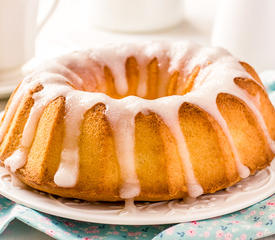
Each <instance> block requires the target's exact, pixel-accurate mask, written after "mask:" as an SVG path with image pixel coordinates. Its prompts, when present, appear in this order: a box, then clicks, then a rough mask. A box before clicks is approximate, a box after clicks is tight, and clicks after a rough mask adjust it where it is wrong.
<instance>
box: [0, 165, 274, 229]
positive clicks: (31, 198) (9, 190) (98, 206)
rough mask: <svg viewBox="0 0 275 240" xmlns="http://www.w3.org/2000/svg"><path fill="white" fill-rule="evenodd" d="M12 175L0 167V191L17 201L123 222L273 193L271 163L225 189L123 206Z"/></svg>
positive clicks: (202, 210) (191, 216)
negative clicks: (41, 187) (57, 192)
mask: <svg viewBox="0 0 275 240" xmlns="http://www.w3.org/2000/svg"><path fill="white" fill-rule="evenodd" d="M273 163H274V162H273ZM13 179H14V177H13V176H11V174H10V173H9V172H8V171H7V170H6V169H4V168H0V194H2V195H3V196H5V197H7V198H9V199H10V200H13V201H15V202H17V203H19V204H23V205H25V206H27V207H30V208H33V209H36V210H39V211H41V212H45V213H48V214H51V215H56V216H60V217H65V218H70V219H74V220H79V221H85V222H95V223H107V224H123V225H152V224H168V223H178V222H187V221H193V220H201V219H206V218H211V217H217V216H220V215H224V214H227V213H231V212H234V211H237V210H240V209H243V208H245V207H248V206H251V205H253V204H255V203H257V202H259V201H261V200H263V199H265V198H267V197H268V196H270V195H272V194H274V193H275V184H274V183H275V170H274V168H273V169H272V168H271V167H269V168H267V169H265V170H262V171H260V172H258V173H257V174H256V175H255V176H251V177H249V178H247V179H244V180H243V181H242V182H240V183H238V184H236V185H234V186H232V187H230V188H227V189H226V190H223V191H219V192H217V193H215V194H207V195H203V196H201V197H199V198H198V199H196V200H193V201H189V202H185V203H184V202H182V201H179V200H173V201H163V202H156V203H148V202H143V203H136V208H134V207H133V206H130V207H128V208H124V204H123V203H102V202H97V203H88V202H85V201H80V200H72V199H65V198H60V197H56V196H53V195H50V194H47V193H42V192H39V191H36V190H34V189H31V188H29V187H26V186H20V187H18V185H17V184H14V182H15V180H16V179H15V180H14V181H13ZM17 181H18V180H17ZM21 185H22V184H21Z"/></svg>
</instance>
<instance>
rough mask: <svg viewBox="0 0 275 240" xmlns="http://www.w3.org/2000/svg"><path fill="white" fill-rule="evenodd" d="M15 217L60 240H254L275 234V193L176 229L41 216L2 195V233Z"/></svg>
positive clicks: (274, 95)
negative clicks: (258, 200) (234, 210)
mask: <svg viewBox="0 0 275 240" xmlns="http://www.w3.org/2000/svg"><path fill="white" fill-rule="evenodd" d="M268 76H270V74H268ZM263 77H264V75H263ZM273 79H274V81H270V77H268V81H265V79H263V82H264V83H265V85H266V88H267V90H268V91H269V93H270V97H271V99H272V101H273V104H275V72H274V77H273ZM272 91H273V92H272ZM15 218H17V219H19V220H20V221H22V222H24V223H26V224H28V225H30V226H32V227H34V228H36V229H38V230H40V231H42V232H44V233H46V234H48V235H49V236H52V237H53V238H56V239H60V240H63V239H64V240H72V239H82V240H89V239H103V240H104V239H111V240H121V239H136V240H139V239H144V240H147V239H154V240H161V239H165V240H166V239H167V240H170V239H171V240H176V239H204V238H206V239H207V238H208V239H226V240H230V239H239V240H250V239H251V240H252V239H257V238H262V237H266V236H270V235H273V234H275V194H273V195H272V196H271V197H269V198H267V199H265V200H264V201H262V202H260V203H257V204H255V205H254V206H251V207H249V208H247V209H244V210H241V211H238V212H235V213H232V214H228V215H224V216H221V217H218V218H212V219H208V220H202V221H193V222H189V223H181V224H176V225H174V226H172V225H158V226H122V225H107V224H95V223H85V222H78V221H73V220H68V219H64V218H60V217H54V216H51V215H47V214H44V213H40V212H38V211H35V210H32V209H30V208H27V207H24V206H21V205H18V204H15V203H14V202H12V201H10V200H8V199H6V198H4V197H1V196H0V234H1V233H3V232H4V230H5V228H6V227H7V226H8V224H9V223H10V222H11V221H13V220H14V219H15ZM0 237H1V236H0Z"/></svg>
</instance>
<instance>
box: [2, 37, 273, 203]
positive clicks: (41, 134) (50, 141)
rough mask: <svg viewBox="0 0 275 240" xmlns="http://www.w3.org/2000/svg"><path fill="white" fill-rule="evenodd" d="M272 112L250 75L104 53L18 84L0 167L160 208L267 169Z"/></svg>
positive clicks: (116, 47) (36, 182)
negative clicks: (159, 204)
mask: <svg viewBox="0 0 275 240" xmlns="http://www.w3.org/2000/svg"><path fill="white" fill-rule="evenodd" d="M274 139H275V110H274V107H273V106H272V104H271V102H270V100H269V98H268V96H267V93H266V92H265V90H264V87H263V85H262V83H261V80H260V79H259V77H258V75H257V73H256V72H255V71H254V69H253V68H252V67H251V66H250V65H248V64H247V63H244V62H239V61H238V60H237V59H235V58H234V57H233V56H232V55H230V54H229V53H228V52H227V51H226V50H224V49H221V48H212V47H211V48H208V47H201V46H199V45H197V44H194V43H187V42H176V43H167V42H166V43H163V42H155V43H143V44H132V43H127V44H111V45H106V46H102V47H95V48H94V49H90V50H85V51H78V52H74V53H71V54H68V55H65V56H62V57H59V58H57V59H55V60H52V61H49V62H47V63H45V64H43V65H42V66H40V67H38V68H37V69H35V70H34V71H33V72H32V73H31V74H30V75H29V76H27V77H25V78H24V79H23V81H22V82H21V83H20V84H19V86H18V87H17V89H16V90H15V91H14V93H13V94H12V96H11V97H10V100H9V102H8V104H7V107H6V109H5V113H4V116H3V119H2V120H1V128H0V141H1V146H0V160H1V164H2V166H5V167H6V168H8V169H9V170H10V171H11V172H14V173H15V175H16V176H17V177H18V178H19V179H20V180H21V181H22V182H24V183H25V184H27V185H29V186H31V187H33V188H35V189H38V190H42V191H45V192H48V193H52V194H56V195H59V196H62V197H70V198H79V199H84V200H88V201H120V200H125V199H134V200H140V201H160V200H169V199H179V198H184V197H187V196H190V197H197V196H199V195H201V194H203V193H213V192H216V191H218V190H220V189H223V188H226V187H229V186H231V185H233V184H235V183H237V182H238V181H240V180H241V179H242V178H246V177H248V176H249V175H251V174H254V173H255V172H256V171H257V170H260V169H263V168H265V167H267V166H268V165H269V164H270V163H271V161H272V159H273V157H274V152H275V142H274Z"/></svg>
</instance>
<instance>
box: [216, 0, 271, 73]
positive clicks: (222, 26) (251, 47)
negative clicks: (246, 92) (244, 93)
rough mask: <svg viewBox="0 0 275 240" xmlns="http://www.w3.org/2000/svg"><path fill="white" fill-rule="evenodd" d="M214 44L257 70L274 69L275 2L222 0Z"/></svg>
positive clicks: (267, 0)
mask: <svg viewBox="0 0 275 240" xmlns="http://www.w3.org/2000/svg"><path fill="white" fill-rule="evenodd" d="M212 44H213V45H214V46H221V47H224V48H226V49H228V50H229V51H230V52H232V53H233V54H234V55H236V56H237V57H239V58H240V59H241V60H244V61H247V62H248V63H249V64H251V65H253V66H254V67H256V69H257V70H260V71H262V70H266V69H275V1H274V0H221V2H220V6H219V7H218V12H217V16H216V20H215V25H214V29H213V34H212Z"/></svg>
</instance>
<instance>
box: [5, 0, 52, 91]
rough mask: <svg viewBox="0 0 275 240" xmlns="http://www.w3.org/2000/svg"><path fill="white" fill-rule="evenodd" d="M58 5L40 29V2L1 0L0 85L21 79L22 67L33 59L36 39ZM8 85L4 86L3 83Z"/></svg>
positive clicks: (50, 12) (32, 0)
mask: <svg viewBox="0 0 275 240" xmlns="http://www.w3.org/2000/svg"><path fill="white" fill-rule="evenodd" d="M56 6H57V0H55V1H54V4H53V5H52V7H51V9H50V11H49V13H48V14H47V16H46V17H45V18H44V20H43V21H42V22H41V23H40V24H39V26H37V23H36V22H37V21H36V17H37V11H38V0H0V82H1V84H0V85H1V87H2V86H5V84H6V83H7V84H9V81H13V80H18V79H16V76H19V75H20V70H21V67H22V65H23V64H24V63H26V62H27V61H28V60H30V59H31V58H32V57H33V56H34V50H35V38H36V35H37V32H38V31H39V29H40V28H41V27H42V26H43V25H44V23H45V22H46V21H47V19H48V18H49V17H50V15H51V14H52V13H53V11H54V9H55V8H56ZM4 82H5V84H4Z"/></svg>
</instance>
